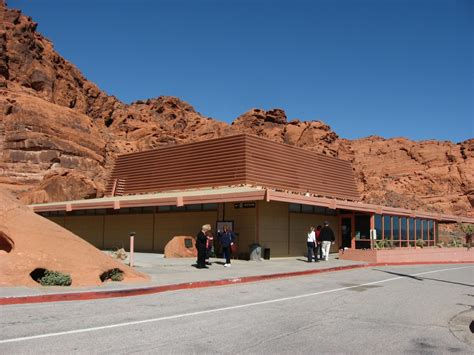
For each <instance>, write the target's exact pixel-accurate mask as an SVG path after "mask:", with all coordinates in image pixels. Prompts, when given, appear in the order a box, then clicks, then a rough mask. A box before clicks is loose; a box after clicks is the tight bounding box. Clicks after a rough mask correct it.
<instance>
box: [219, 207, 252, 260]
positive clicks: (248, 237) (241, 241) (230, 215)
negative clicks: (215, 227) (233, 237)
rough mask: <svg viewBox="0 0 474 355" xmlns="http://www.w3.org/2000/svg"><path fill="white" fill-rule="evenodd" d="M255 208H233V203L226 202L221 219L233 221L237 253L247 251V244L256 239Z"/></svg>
mask: <svg viewBox="0 0 474 355" xmlns="http://www.w3.org/2000/svg"><path fill="white" fill-rule="evenodd" d="M256 211H257V208H256V207H255V208H235V207H234V203H226V204H225V208H224V212H223V219H224V220H226V221H234V232H235V233H237V234H238V236H237V250H238V253H248V251H249V245H250V244H252V243H255V241H256V223H257V219H256V216H257V213H256Z"/></svg>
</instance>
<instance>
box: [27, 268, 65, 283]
mask: <svg viewBox="0 0 474 355" xmlns="http://www.w3.org/2000/svg"><path fill="white" fill-rule="evenodd" d="M30 276H31V278H32V279H33V280H35V281H36V282H38V283H39V284H40V285H41V286H71V284H72V279H71V276H70V275H68V274H63V273H62V272H59V271H52V270H46V269H35V270H33V271H32V272H31V273H30Z"/></svg>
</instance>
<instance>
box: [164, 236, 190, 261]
mask: <svg viewBox="0 0 474 355" xmlns="http://www.w3.org/2000/svg"><path fill="white" fill-rule="evenodd" d="M185 240H189V241H190V243H191V246H190V247H186V243H185ZM195 257H197V249H196V240H195V239H194V238H193V237H187V236H176V237H173V239H171V240H170V241H169V242H168V243H166V245H165V258H195Z"/></svg>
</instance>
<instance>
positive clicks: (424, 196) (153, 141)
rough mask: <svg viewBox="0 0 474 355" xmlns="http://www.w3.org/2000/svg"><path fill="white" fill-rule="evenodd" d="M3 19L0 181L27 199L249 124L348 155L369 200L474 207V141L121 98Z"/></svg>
mask: <svg viewBox="0 0 474 355" xmlns="http://www.w3.org/2000/svg"><path fill="white" fill-rule="evenodd" d="M0 21H1V24H0V48H1V52H0V187H6V188H8V189H9V190H13V191H14V192H15V193H16V194H17V195H18V196H20V198H21V199H22V200H23V201H24V202H28V203H29V202H47V201H54V200H64V199H77V198H89V197H95V196H101V195H102V193H103V191H104V183H105V180H106V176H107V173H108V171H109V169H110V167H111V164H112V163H113V159H114V157H115V156H116V155H117V154H120V153H124V152H132V151H138V150H145V149H151V148H156V147H159V146H162V145H166V144H180V143H185V142H189V141H196V140H203V139H209V138H215V137H219V136H224V135H230V134H235V133H239V132H247V133H252V134H256V135H259V136H264V137H268V138H270V139H272V140H274V141H277V142H284V143H287V144H292V145H296V146H300V147H304V148H306V149H309V150H313V151H317V152H321V153H323V154H328V155H331V156H335V157H339V158H342V159H346V160H350V161H351V162H352V163H353V166H354V169H355V171H356V175H357V178H358V184H359V188H360V191H361V193H362V196H363V198H364V200H365V201H367V202H375V203H383V204H386V205H392V206H397V207H399V206H402V207H409V208H420V209H424V210H429V211H440V212H445V213H450V214H468V215H471V216H473V215H474V212H473V211H474V209H473V205H474V174H473V171H474V140H468V141H465V142H463V143H459V144H454V143H451V142H445V141H443V142H441V141H424V142H413V141H410V140H408V139H405V138H397V139H383V138H380V137H367V138H364V139H360V140H355V141H350V140H346V139H343V138H340V137H339V136H338V135H337V134H336V133H335V132H333V131H332V130H331V128H330V127H329V126H328V125H326V124H325V123H323V122H321V121H311V122H307V121H300V120H291V121H289V120H288V119H287V117H286V114H285V112H284V111H283V110H281V109H273V110H269V111H265V110H262V109H252V110H250V111H248V112H246V113H244V114H242V115H241V116H240V117H238V118H236V119H235V120H234V122H232V124H230V125H229V124H226V123H224V122H219V121H216V120H214V119H212V118H208V117H204V116H203V115H201V114H200V113H199V112H196V111H195V110H194V108H193V107H192V106H191V105H189V104H187V103H185V102H183V101H181V100H179V99H177V98H173V97H158V98H154V99H148V100H144V101H137V102H135V103H133V104H131V105H127V104H125V103H123V102H121V101H120V100H118V99H117V98H115V97H113V96H109V95H107V94H106V93H104V92H103V91H101V90H100V89H99V88H98V87H97V86H96V85H95V84H94V83H92V82H90V81H88V80H87V79H86V78H84V76H83V75H82V74H81V73H80V71H79V70H78V69H77V68H76V67H75V66H74V65H73V64H71V63H69V62H67V61H66V60H65V59H64V58H62V57H61V56H60V55H59V54H58V53H56V52H55V51H54V48H53V44H52V43H51V42H50V41H49V40H47V39H46V38H44V37H43V36H42V35H41V34H40V33H38V32H37V31H36V27H37V25H36V23H35V22H33V21H32V19H31V18H29V17H27V16H24V15H22V14H21V12H20V11H17V10H13V9H9V8H7V7H6V6H5V5H4V4H3V2H2V0H0Z"/></svg>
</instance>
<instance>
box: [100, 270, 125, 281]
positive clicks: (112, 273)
mask: <svg viewBox="0 0 474 355" xmlns="http://www.w3.org/2000/svg"><path fill="white" fill-rule="evenodd" d="M107 280H112V281H122V280H123V271H122V270H120V269H118V268H114V269H110V270H107V271H106V272H104V273H102V275H100V281H102V282H105V281H107Z"/></svg>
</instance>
